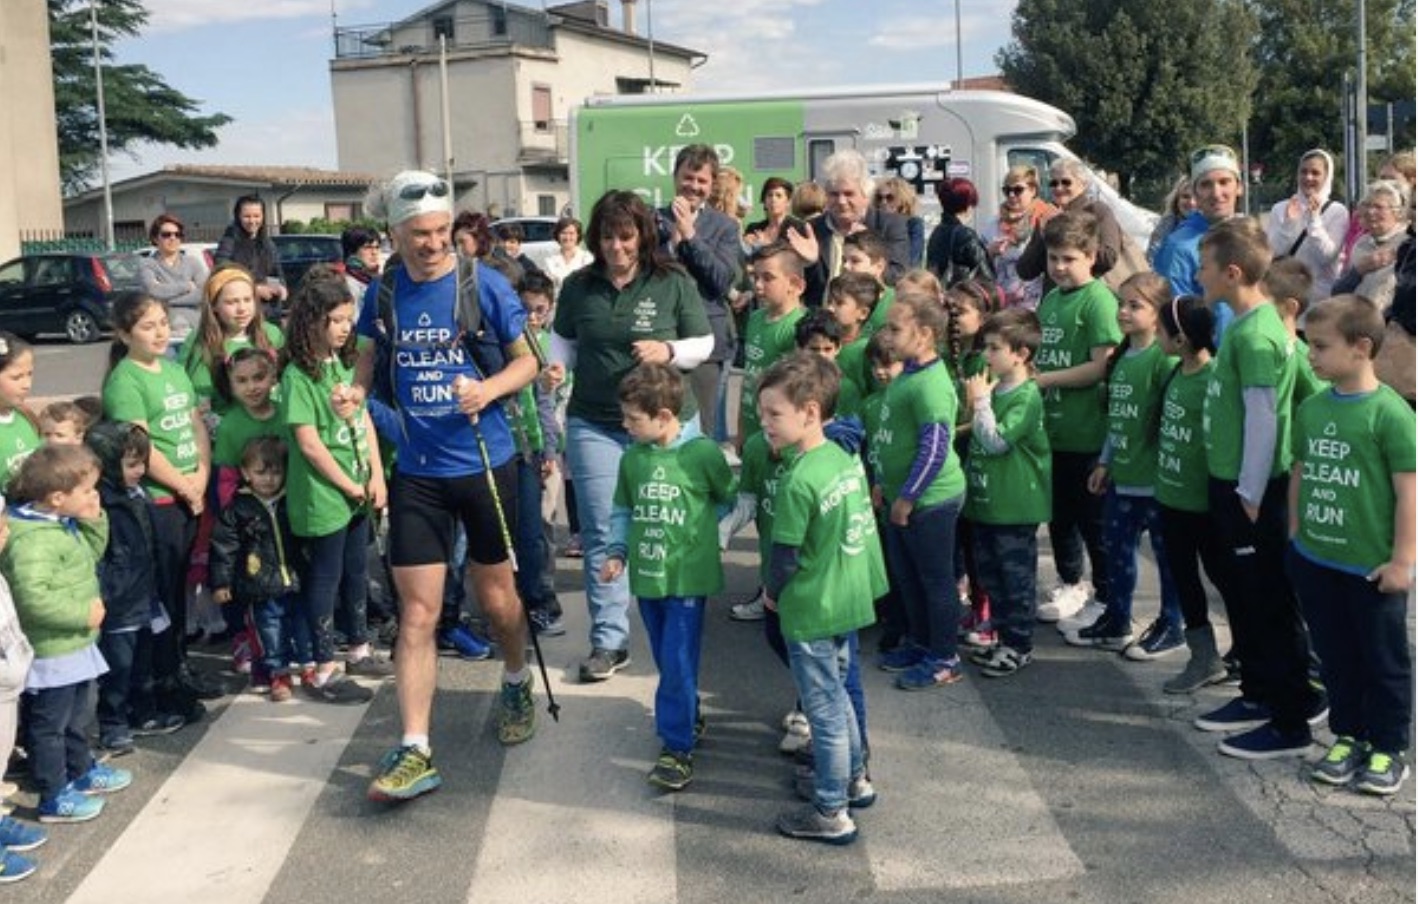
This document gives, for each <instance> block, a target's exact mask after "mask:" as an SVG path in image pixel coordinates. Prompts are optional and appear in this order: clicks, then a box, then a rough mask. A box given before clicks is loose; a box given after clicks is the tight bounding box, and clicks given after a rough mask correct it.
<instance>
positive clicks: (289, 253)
mask: <svg viewBox="0 0 1418 904" xmlns="http://www.w3.org/2000/svg"><path fill="white" fill-rule="evenodd" d="M271 240H272V241H273V242H275V243H276V253H277V254H278V255H279V256H280V259H281V273H282V274H283V275H284V276H285V281H286V286H287V287H288V288H290V290H291V291H295V287H296V286H298V285H300V280H301V278H302V277H304V276H305V274H306V272H307V271H309V270H310V268H311V267H314V266H315V265H316V264H329V265H330V266H332V267H334V268H335V269H336V270H338V271H340V272H341V273H343V272H344V271H345V249H344V246H343V245H341V244H340V237H339V236H338V235H306V234H301V233H297V234H294V235H276V236H272V237H271Z"/></svg>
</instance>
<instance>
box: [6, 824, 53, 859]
mask: <svg viewBox="0 0 1418 904" xmlns="http://www.w3.org/2000/svg"><path fill="white" fill-rule="evenodd" d="M48 840H49V833H48V832H46V831H45V830H44V829H41V828H39V827H38V826H27V825H25V824H24V823H22V822H20V821H19V820H18V819H15V818H14V817H13V816H6V817H4V818H0V847H3V848H5V850H7V851H32V850H34V849H35V848H37V847H39V846H40V845H41V844H44V843H45V842H46V841H48Z"/></svg>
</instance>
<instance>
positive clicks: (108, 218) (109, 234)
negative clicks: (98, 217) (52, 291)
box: [89, 0, 117, 251]
mask: <svg viewBox="0 0 1418 904" xmlns="http://www.w3.org/2000/svg"><path fill="white" fill-rule="evenodd" d="M89 29H90V32H91V33H92V35H93V45H94V85H95V86H96V87H97V89H98V153H99V158H98V159H99V173H100V175H101V177H102V179H103V242H104V247H106V248H107V249H108V250H109V251H113V250H115V249H116V248H117V244H116V243H115V241H114V238H113V184H112V182H111V181H110V179H109V176H108V121H107V120H108V117H107V115H106V114H105V112H104V104H103V65H102V59H101V56H100V54H99V49H98V0H89Z"/></svg>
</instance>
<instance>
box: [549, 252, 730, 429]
mask: <svg viewBox="0 0 1418 904" xmlns="http://www.w3.org/2000/svg"><path fill="white" fill-rule="evenodd" d="M553 329H554V330H555V331H556V334H557V335H558V336H561V337H562V338H563V339H569V340H571V341H572V342H575V343H576V367H575V378H576V381H575V383H574V384H573V385H572V388H571V401H570V402H569V403H568V405H567V409H566V413H567V416H568V417H578V418H584V419H585V420H588V421H590V422H591V423H593V424H597V425H599V426H602V427H607V428H610V429H614V430H620V429H621V423H620V399H619V397H618V396H617V395H616V393H617V391H618V390H619V389H620V381H621V379H622V378H624V377H625V375H626V374H628V373H630V371H631V370H633V369H634V368H635V364H636V361H635V357H634V355H632V354H631V345H632V343H635V342H639V341H641V340H643V339H653V340H655V341H657V342H670V341H672V340H677V339H688V338H691V337H695V336H709V335H711V334H712V333H713V330H712V329H711V328H710V326H709V317H708V315H707V314H705V313H704V300H703V299H701V298H700V297H699V289H698V287H696V286H695V284H694V280H693V279H691V278H690V277H689V276H688V275H686V274H685V273H683V272H681V271H678V270H668V271H666V272H664V273H661V274H657V275H646V274H644V273H642V274H640V275H639V276H637V277H636V278H635V279H634V280H632V281H631V282H630V283H629V285H627V286H626V287H625V288H624V289H616V288H615V287H614V286H612V285H611V284H610V282H609V281H608V280H607V279H606V278H605V277H604V276H602V275H601V273H600V271H599V270H598V269H597V268H596V267H594V266H591V267H586V268H583V269H581V270H577V271H576V272H575V273H573V274H571V275H570V276H568V277H567V278H566V281H565V282H564V283H562V285H561V294H560V296H558V299H557V305H556V320H555V322H554V324H553ZM698 411H699V409H698V408H697V407H696V405H695V401H694V393H692V392H686V393H685V394H684V407H683V408H681V409H680V412H679V416H680V420H682V421H687V420H689V419H690V418H692V417H694V415H695V414H697V413H698Z"/></svg>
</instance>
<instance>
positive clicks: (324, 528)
mask: <svg viewBox="0 0 1418 904" xmlns="http://www.w3.org/2000/svg"><path fill="white" fill-rule="evenodd" d="M353 382H354V368H352V367H345V366H344V365H343V364H341V363H339V361H336V360H329V361H325V362H324V363H322V364H321V365H320V379H319V380H318V381H317V380H312V379H311V378H310V376H309V375H308V374H306V373H305V371H303V370H301V369H300V368H299V367H297V366H296V365H295V364H294V363H291V364H289V365H287V366H286V369H285V373H283V374H282V375H281V412H282V419H283V420H284V421H285V424H286V426H287V428H289V430H290V435H291V448H290V456H289V459H288V465H287V468H286V512H287V513H288V514H289V516H290V525H291V531H292V532H293V533H294V534H295V535H296V536H298V537H324V536H327V535H329V534H333V533H334V532H335V531H337V530H340V529H341V528H343V527H344V526H345V525H347V524H349V523H350V518H351V517H352V516H353V514H354V512H355V509H356V504H355V502H354V501H353V500H352V499H350V497H348V496H346V495H345V494H344V493H343V492H342V491H341V490H340V489H339V488H338V487H336V486H335V485H334V484H333V483H331V482H330V481H328V480H326V479H325V477H324V475H322V474H321V473H320V472H319V471H317V470H316V469H315V466H314V465H312V464H311V463H310V462H309V461H308V460H306V457H305V456H304V455H302V454H301V453H300V446H299V445H298V443H297V442H296V440H295V430H296V428H297V427H301V426H310V427H314V428H315V432H316V435H318V436H319V437H320V442H321V443H323V444H324V445H325V448H326V449H328V450H329V451H330V455H331V456H332V457H334V459H335V463H336V464H338V465H339V466H340V469H341V470H343V471H344V472H345V474H346V475H348V476H349V477H350V479H351V480H353V481H354V482H355V483H359V484H363V483H365V482H366V481H368V480H369V476H370V474H369V437H368V435H366V431H365V416H364V411H365V409H364V406H363V405H361V406H360V408H359V410H358V411H356V412H355V414H354V416H353V417H352V418H351V419H350V422H349V423H346V422H344V421H341V420H340V419H339V418H337V417H336V416H335V411H334V409H333V408H331V407H330V394H331V393H332V392H333V391H334V389H335V387H336V386H337V385H346V386H348V385H350V384H352V383H353Z"/></svg>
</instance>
